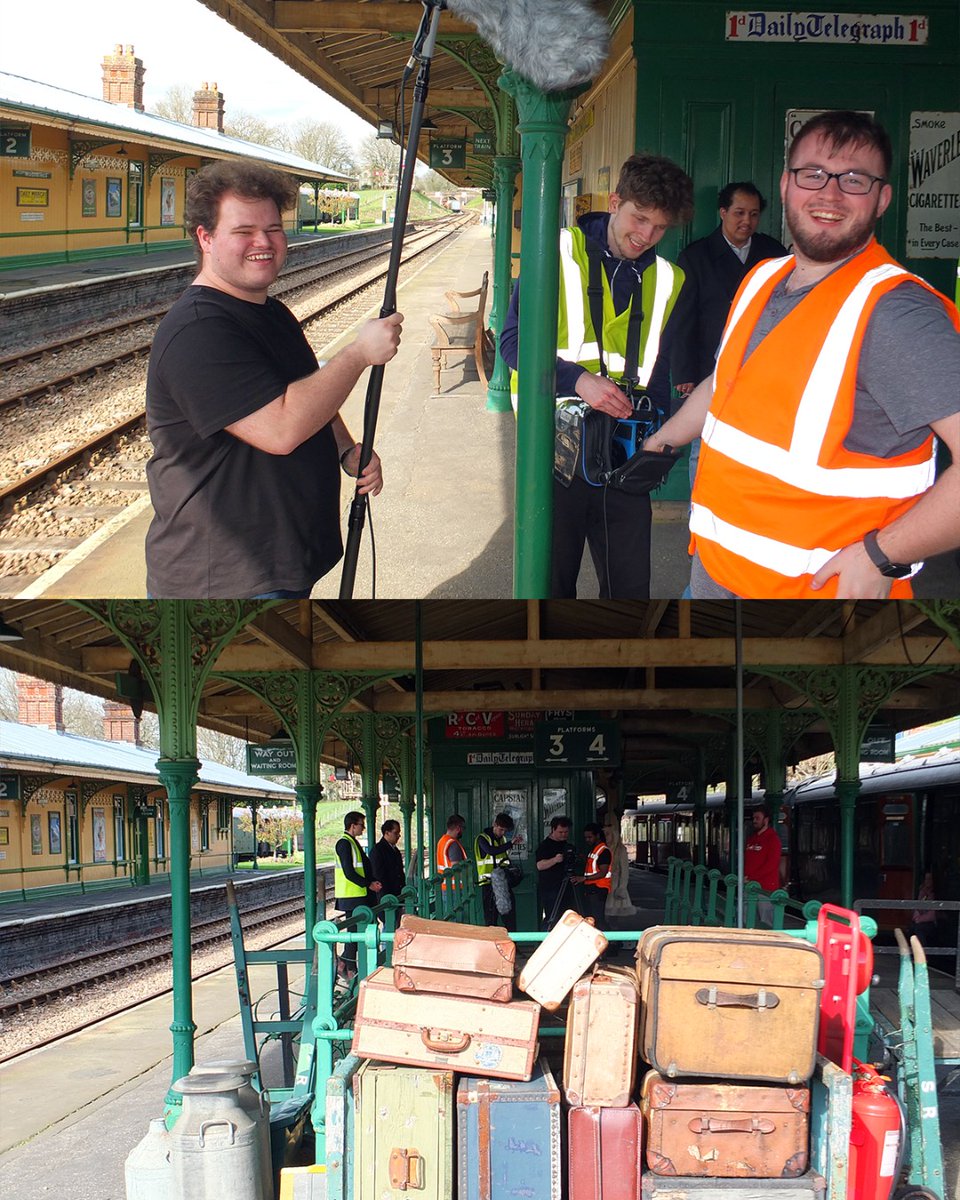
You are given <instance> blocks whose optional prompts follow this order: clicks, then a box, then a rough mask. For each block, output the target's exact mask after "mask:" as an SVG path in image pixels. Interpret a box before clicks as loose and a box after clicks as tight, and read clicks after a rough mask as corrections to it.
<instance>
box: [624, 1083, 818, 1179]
mask: <svg viewBox="0 0 960 1200" xmlns="http://www.w3.org/2000/svg"><path fill="white" fill-rule="evenodd" d="M640 1109H641V1111H642V1112H643V1116H644V1119H645V1121H646V1125H647V1129H646V1133H647V1138H646V1142H647V1166H648V1167H649V1168H650V1170H651V1171H653V1172H654V1174H656V1175H701V1176H709V1177H710V1178H716V1179H744V1178H749V1179H795V1178H797V1177H798V1176H800V1175H802V1174H803V1173H804V1172H805V1171H806V1169H807V1160H808V1157H809V1154H808V1148H809V1124H810V1121H809V1114H810V1092H809V1089H807V1088H790V1087H764V1086H757V1085H755V1084H742V1083H715V1082H714V1081H713V1080H710V1079H700V1080H697V1082H696V1083H671V1082H669V1081H668V1080H666V1079H664V1078H663V1077H662V1076H661V1075H658V1074H657V1072H656V1071H648V1072H647V1074H646V1075H645V1076H644V1080H643V1086H642V1088H641V1092H640Z"/></svg>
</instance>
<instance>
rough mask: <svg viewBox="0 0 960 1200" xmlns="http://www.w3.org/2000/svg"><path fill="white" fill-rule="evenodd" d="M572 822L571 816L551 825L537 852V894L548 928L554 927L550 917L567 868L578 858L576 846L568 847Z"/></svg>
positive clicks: (552, 822)
mask: <svg viewBox="0 0 960 1200" xmlns="http://www.w3.org/2000/svg"><path fill="white" fill-rule="evenodd" d="M571 823H572V822H571V821H570V818H569V817H554V818H553V820H552V821H551V822H550V832H549V834H547V836H546V837H545V838H544V839H543V841H542V842H541V843H540V845H539V846H538V847H537V850H536V855H535V859H536V864H537V894H538V896H539V898H540V910H541V914H542V919H543V927H544V929H549V928H550V927H551V925H552V922H551V920H550V917H551V914H552V913H553V910H554V907H555V906H556V903H557V898H558V896H559V895H560V892H561V890H562V888H563V883H564V879H565V878H566V875H567V866H568V864H570V860H571V858H572V857H573V855H574V850H573V847H572V846H571V845H569V844H568V839H569V837H570V826H571ZM559 915H560V914H559V913H558V914H557V916H559Z"/></svg>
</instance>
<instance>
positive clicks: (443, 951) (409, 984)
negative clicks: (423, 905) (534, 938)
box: [392, 914, 517, 1002]
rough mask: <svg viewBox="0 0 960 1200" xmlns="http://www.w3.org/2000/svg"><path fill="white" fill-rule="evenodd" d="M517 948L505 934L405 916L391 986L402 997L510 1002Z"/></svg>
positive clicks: (396, 941)
mask: <svg viewBox="0 0 960 1200" xmlns="http://www.w3.org/2000/svg"><path fill="white" fill-rule="evenodd" d="M516 954H517V948H516V946H515V945H514V943H513V942H512V941H511V940H510V935H509V934H508V933H507V931H506V930H505V929H501V928H498V927H496V926H494V927H492V928H484V927H483V926H480V925H457V924H455V923H454V922H452V921H428V920H426V919H425V918H423V917H413V916H409V915H407V914H404V916H402V917H401V918H400V927H399V928H398V929H397V933H396V937H395V938H394V942H393V959H392V962H393V982H394V983H395V984H396V985H397V987H398V988H399V989H400V991H402V992H428V993H435V994H440V995H451V996H474V997H476V998H477V999H480V1000H497V1001H500V1002H506V1001H507V1000H512V999H513V974H514V967H515V962H516Z"/></svg>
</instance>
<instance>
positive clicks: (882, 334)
mask: <svg viewBox="0 0 960 1200" xmlns="http://www.w3.org/2000/svg"><path fill="white" fill-rule="evenodd" d="M838 265H840V264H838ZM831 274H832V272H831ZM788 278H789V276H788ZM820 282H822V281H820ZM816 286H817V285H816V284H813V285H812V286H811V287H807V288H798V289H797V291H795V292H788V291H787V289H786V281H785V280H783V281H781V282H780V283H778V284H777V286H776V287H775V288H774V290H773V292H772V293H771V296H770V299H769V300H768V301H767V305H766V307H765V308H764V310H763V313H762V314H761V316H760V320H759V321H758V322H757V325H756V328H755V329H754V331H753V333H752V335H751V337H750V341H749V343H748V345H747V352H746V356H745V358H749V357H750V355H751V354H752V353H753V351H754V350H755V349H756V347H757V346H758V345H759V344H760V342H761V341H762V340H763V339H764V338H765V337H766V335H767V334H768V333H769V332H770V331H771V329H773V328H774V326H775V325H777V324H778V322H780V321H781V320H783V318H784V317H785V316H786V315H787V314H788V313H789V312H791V311H792V310H793V309H794V308H796V306H797V305H798V304H799V303H800V301H801V300H803V299H804V298H805V297H806V296H808V295H809V294H810V292H811V291H813V288H815V287H816ZM957 411H960V334H958V333H957V331H956V330H955V329H954V327H953V324H952V323H951V321H950V318H949V317H948V315H947V312H946V309H945V308H944V306H943V304H942V302H941V301H940V300H938V299H937V297H936V296H934V295H933V294H932V293H931V292H929V291H927V289H926V288H923V287H920V285H919V284H916V283H912V282H910V281H907V282H905V283H902V284H901V285H900V286H899V287H896V288H894V289H893V290H892V291H890V292H887V293H886V295H884V296H882V297H881V298H880V299H879V300H878V301H877V304H876V306H875V307H874V310H873V312H872V313H871V315H870V321H869V323H868V324H867V330H866V333H865V335H864V339H863V346H862V349H861V352H860V363H859V365H858V368H857V390H856V397H855V401H854V412H853V423H852V425H851V426H850V432H849V433H848V434H847V436H846V438H845V439H844V443H843V444H844V447H845V448H846V449H847V450H850V451H851V452H853V453H856V454H871V455H873V456H874V457H875V458H893V457H895V456H896V455H898V454H905V453H907V452H908V451H910V450H913V449H915V448H916V447H917V446H919V445H920V444H921V443H922V442H923V440H924V438H926V437H927V436H928V435H929V432H930V425H931V424H932V423H933V422H934V421H940V420H942V419H943V418H944V417H948V416H951V415H952V414H953V413H955V412H957Z"/></svg>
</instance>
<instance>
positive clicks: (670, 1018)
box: [637, 925, 823, 1085]
mask: <svg viewBox="0 0 960 1200" xmlns="http://www.w3.org/2000/svg"><path fill="white" fill-rule="evenodd" d="M637 974H638V976H639V978H640V1004H641V1014H642V1015H641V1030H640V1047H641V1053H642V1055H643V1057H644V1058H645V1059H646V1060H647V1062H649V1063H650V1065H651V1066H652V1067H655V1068H656V1069H657V1070H658V1071H659V1072H660V1074H661V1075H664V1076H666V1077H667V1078H669V1079H676V1078H680V1077H683V1076H690V1075H694V1076H698V1075H711V1076H716V1077H718V1078H720V1079H740V1080H745V1081H751V1080H758V1081H765V1082H771V1083H788V1084H791V1085H796V1084H800V1083H802V1082H803V1081H804V1080H807V1079H809V1078H810V1076H811V1075H812V1074H813V1069H814V1064H815V1059H816V1047H817V1020H818V1016H819V1005H820V990H821V988H822V987H823V960H822V958H821V957H820V952H819V951H818V950H817V948H816V947H815V946H813V945H811V944H810V943H809V942H804V941H801V940H800V939H799V938H793V937H790V936H789V935H788V934H785V933H775V932H773V931H769V930H757V929H706V928H703V927H701V926H694V927H686V926H666V925H660V926H655V927H654V928H652V929H648V930H647V931H646V932H645V933H644V935H643V937H642V938H641V939H640V944H639V946H638V947H637Z"/></svg>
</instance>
